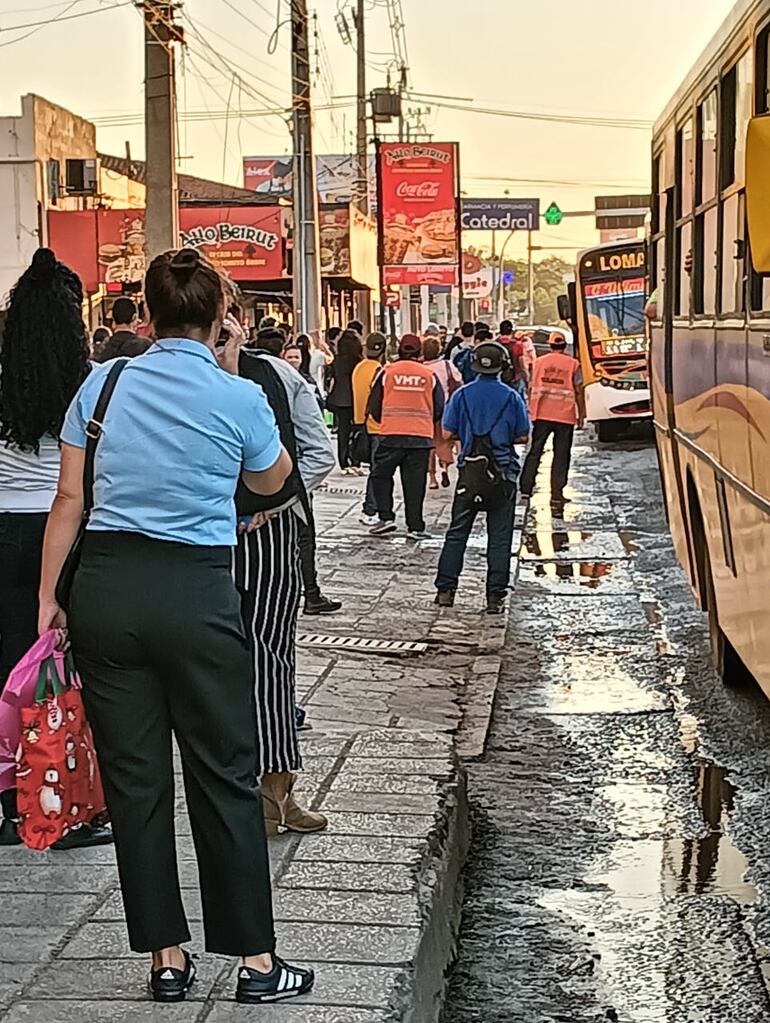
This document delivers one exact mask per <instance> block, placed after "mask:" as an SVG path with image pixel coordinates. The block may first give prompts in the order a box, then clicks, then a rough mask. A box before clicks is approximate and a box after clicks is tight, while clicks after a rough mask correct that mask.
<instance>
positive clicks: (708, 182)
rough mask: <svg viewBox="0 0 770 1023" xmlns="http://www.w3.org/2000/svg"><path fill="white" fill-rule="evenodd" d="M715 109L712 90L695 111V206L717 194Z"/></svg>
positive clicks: (715, 102) (715, 93)
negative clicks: (696, 128) (696, 140)
mask: <svg viewBox="0 0 770 1023" xmlns="http://www.w3.org/2000/svg"><path fill="white" fill-rule="evenodd" d="M717 109H718V104H717V91H716V89H714V90H712V91H711V92H710V93H709V94H708V96H707V97H706V99H705V100H704V101H703V102H702V103H701V105H700V106H699V107H698V110H697V125H698V145H697V154H696V170H695V205H696V206H700V205H701V204H702V203H704V202H708V201H709V200H710V199H713V198H714V196H715V195H716V194H717Z"/></svg>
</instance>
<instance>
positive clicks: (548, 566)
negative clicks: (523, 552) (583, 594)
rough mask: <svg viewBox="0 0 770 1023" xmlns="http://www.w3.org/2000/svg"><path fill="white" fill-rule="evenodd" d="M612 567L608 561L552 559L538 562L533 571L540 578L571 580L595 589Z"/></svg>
mask: <svg viewBox="0 0 770 1023" xmlns="http://www.w3.org/2000/svg"><path fill="white" fill-rule="evenodd" d="M612 569H613V565H612V564H611V563H610V562H608V561H551V562H545V563H543V562H538V563H537V564H536V565H534V566H533V569H532V571H533V573H534V575H535V576H536V577H537V578H540V579H553V580H569V581H571V582H577V583H578V584H579V585H580V586H585V587H586V588H588V589H592V590H595V589H596V588H597V587H598V586H599V585H600V584H601V581H602V579H604V578H605V577H606V576H608V575H610V573H611V572H612Z"/></svg>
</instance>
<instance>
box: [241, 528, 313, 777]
mask: <svg viewBox="0 0 770 1023" xmlns="http://www.w3.org/2000/svg"><path fill="white" fill-rule="evenodd" d="M299 525H300V522H299V519H298V518H297V513H296V512H295V511H294V510H293V509H291V508H289V509H286V510H285V511H282V512H280V513H279V514H278V515H275V516H274V517H273V518H271V519H270V520H269V521H268V522H266V523H265V525H264V526H261V527H260V528H259V529H257V530H256V531H255V532H253V533H245V534H243V535H242V536H240V537H239V538H238V546H237V547H236V549H235V559H234V577H235V585H236V587H237V588H238V592H239V594H240V597H241V615H242V616H243V624H244V627H245V629H246V635H247V636H248V639H249V643H250V644H251V650H252V655H253V658H254V679H255V683H254V684H255V695H256V711H257V743H258V749H259V776H260V777H262V775H263V774H274V773H281V772H283V771H298V770H299V769H300V768H301V767H302V758H301V756H300V752H299V743H298V741H297V725H296V721H295V717H294V701H295V695H294V685H295V675H296V657H295V636H296V631H297V614H298V611H299V599H300V593H301V592H302V577H301V574H300V563H299Z"/></svg>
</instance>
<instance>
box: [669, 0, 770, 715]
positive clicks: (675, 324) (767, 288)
mask: <svg viewBox="0 0 770 1023" xmlns="http://www.w3.org/2000/svg"><path fill="white" fill-rule="evenodd" d="M652 159H653V166H652V174H653V190H652V191H653V196H652V223H651V232H652V234H651V247H650V254H651V277H652V286H653V287H654V288H656V289H657V301H656V302H655V304H654V307H653V308H652V309H651V315H652V316H653V317H654V318H653V320H652V323H651V348H650V369H651V389H652V404H653V415H654V423H655V432H656V436H657V443H658V451H659V458H660V466H661V474H662V479H663V487H664V491H665V495H666V503H667V509H668V516H669V521H670V525H671V533H672V536H673V539H674V543H675V546H676V550H677V553H678V556H679V559H680V561H681V563H682V565H683V566H684V568H685V570H686V571H687V572H688V573H689V576H690V580H691V583H692V586H693V589H694V591H695V593H696V595H697V596H698V598H699V600H700V603H701V606H702V607H703V609H704V610H705V611H707V612H708V616H709V626H710V633H711V641H712V649H713V653H714V659H715V661H716V663H717V666H718V668H719V670H720V672H721V673H722V675H723V676H727V675H729V674H730V673H731V672H732V671H734V670H735V669H736V668H737V667H739V666H740V664H741V662H742V664H743V666H745V667H746V668H748V670H749V671H750V672H751V674H753V676H754V677H755V678H756V679H757V681H758V682H759V683H760V685H761V686H762V688H763V689H764V690H765V692H766V693H767V694H768V695H770V628H768V610H770V597H768V594H770V0H738V2H737V3H736V4H735V5H734V7H733V10H732V12H731V14H730V16H729V17H728V19H727V21H726V22H725V24H724V25H723V26H722V28H721V30H720V31H719V32H718V33H717V35H716V36H715V38H714V39H713V40H712V42H711V43H710V45H709V46H708V48H707V49H706V51H705V53H704V54H703V55H702V56H701V58H700V60H699V61H698V62H697V64H696V65H695V67H694V68H693V69H692V71H691V72H690V74H689V75H688V76H687V78H686V80H685V82H684V83H683V85H682V86H681V88H680V89H679V91H678V92H677V93H676V95H675V96H674V97H673V99H672V100H671V102H670V103H669V104H668V106H667V107H666V109H665V111H664V112H663V114H662V115H661V117H660V118H659V120H658V122H657V123H656V125H655V129H654V138H653V149H652Z"/></svg>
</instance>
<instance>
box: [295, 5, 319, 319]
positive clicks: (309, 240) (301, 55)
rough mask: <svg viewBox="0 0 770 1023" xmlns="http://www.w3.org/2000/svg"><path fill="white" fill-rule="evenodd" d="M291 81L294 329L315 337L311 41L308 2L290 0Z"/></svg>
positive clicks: (316, 248)
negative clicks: (292, 106)
mask: <svg viewBox="0 0 770 1023" xmlns="http://www.w3.org/2000/svg"><path fill="white" fill-rule="evenodd" d="M291 79H292V95H293V97H294V114H293V118H292V129H293V135H294V274H293V298H294V328H295V330H296V332H297V333H301V334H309V335H310V336H311V337H316V338H317V337H318V333H319V331H320V329H321V266H320V256H319V252H320V245H319V239H318V192H317V188H316V176H315V159H314V156H313V138H312V114H311V105H310V41H309V33H308V14H307V0H291Z"/></svg>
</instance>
